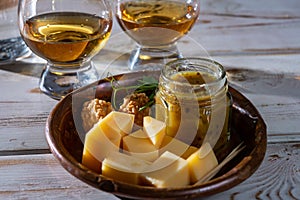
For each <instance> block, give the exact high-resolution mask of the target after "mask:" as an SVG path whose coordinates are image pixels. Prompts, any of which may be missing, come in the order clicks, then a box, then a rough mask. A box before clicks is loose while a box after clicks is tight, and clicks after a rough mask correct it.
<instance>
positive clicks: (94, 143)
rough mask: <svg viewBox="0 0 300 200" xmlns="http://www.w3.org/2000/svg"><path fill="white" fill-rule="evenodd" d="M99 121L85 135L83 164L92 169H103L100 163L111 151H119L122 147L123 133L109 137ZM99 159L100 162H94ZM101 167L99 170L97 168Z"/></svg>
mask: <svg viewBox="0 0 300 200" xmlns="http://www.w3.org/2000/svg"><path fill="white" fill-rule="evenodd" d="M101 123H102V121H100V122H98V123H97V124H95V125H94V126H93V128H91V129H90V130H89V132H88V133H87V134H86V136H85V141H84V149H83V155H82V164H83V165H85V166H87V167H89V168H90V169H96V171H97V172H99V170H100V169H101V166H100V165H99V163H100V162H101V161H103V160H104V159H105V158H106V156H107V155H108V154H109V153H110V152H118V151H119V148H120V142H121V135H114V136H113V137H110V138H108V137H107V135H106V134H105V133H104V131H103V130H102V129H101V127H100V124H101ZM95 160H97V161H98V162H94V161H95ZM97 169H99V170H97Z"/></svg>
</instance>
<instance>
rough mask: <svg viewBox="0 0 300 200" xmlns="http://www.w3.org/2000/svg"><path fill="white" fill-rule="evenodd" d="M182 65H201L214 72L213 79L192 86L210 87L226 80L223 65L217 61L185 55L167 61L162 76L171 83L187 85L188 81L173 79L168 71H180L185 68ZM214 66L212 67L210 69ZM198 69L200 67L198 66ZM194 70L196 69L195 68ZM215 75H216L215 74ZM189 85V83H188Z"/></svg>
mask: <svg viewBox="0 0 300 200" xmlns="http://www.w3.org/2000/svg"><path fill="white" fill-rule="evenodd" d="M184 65H185V67H186V65H188V66H189V67H191V66H198V67H199V66H201V68H202V69H204V68H206V69H207V70H213V72H215V79H213V81H210V82H205V83H203V84H199V85H193V86H194V87H199V88H201V87H210V86H212V87H213V86H214V85H216V84H220V82H222V81H226V80H227V79H226V72H225V69H224V67H223V65H221V64H220V63H219V62H217V61H215V60H212V59H209V58H202V57H185V58H178V59H176V60H172V61H170V62H168V63H167V64H166V65H165V66H164V68H163V69H162V75H163V76H164V78H165V79H168V80H169V81H172V82H173V84H176V83H177V84H181V85H188V84H189V83H183V82H178V81H176V80H173V79H172V78H171V76H170V74H168V73H173V74H175V73H178V72H181V71H185V70H186V69H187V68H184ZM212 68H214V69H212ZM198 69H200V68H198ZM186 71H193V70H188V69H187V70H186ZM194 71H197V70H196V68H195V70H194ZM171 75H172V74H171ZM216 75H217V76H216ZM189 85H190V84H189Z"/></svg>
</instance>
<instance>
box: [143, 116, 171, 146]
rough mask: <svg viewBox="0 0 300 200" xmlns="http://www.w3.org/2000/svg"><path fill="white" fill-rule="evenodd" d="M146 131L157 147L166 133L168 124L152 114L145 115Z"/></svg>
mask: <svg viewBox="0 0 300 200" xmlns="http://www.w3.org/2000/svg"><path fill="white" fill-rule="evenodd" d="M143 123H144V131H145V133H146V134H147V135H148V137H149V139H150V140H151V142H152V143H153V144H154V146H155V147H156V148H159V147H160V145H161V143H162V141H163V139H164V136H165V134H166V124H165V123H164V122H162V121H159V120H157V119H154V118H152V117H150V116H146V117H144V120H143Z"/></svg>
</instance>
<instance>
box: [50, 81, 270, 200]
mask: <svg viewBox="0 0 300 200" xmlns="http://www.w3.org/2000/svg"><path fill="white" fill-rule="evenodd" d="M97 83H99V82H98V81H97V82H96V83H92V84H90V85H88V86H87V87H83V88H80V89H78V90H76V91H74V92H72V93H70V94H68V95H67V96H66V97H65V98H63V99H62V100H60V101H59V102H58V103H57V104H56V105H55V107H54V108H53V110H52V111H51V112H50V114H49V116H48V118H47V122H46V127H45V135H46V140H47V143H48V145H49V147H50V151H51V152H52V154H53V155H54V157H55V158H56V159H57V160H58V161H59V162H60V164H61V165H62V166H63V167H64V168H65V170H67V171H68V172H69V173H71V174H72V175H73V176H75V177H76V178H78V179H80V180H81V181H83V182H85V183H87V184H88V185H91V186H93V187H95V188H97V189H100V190H101V191H104V192H108V193H112V194H114V195H117V196H121V197H129V198H158V197H160V198H178V197H189V198H194V197H205V196H209V195H212V194H216V193H220V192H223V191H225V190H228V189H230V188H232V187H234V186H236V185H238V184H239V183H241V182H243V181H244V180H246V179H247V178H249V177H250V176H251V175H252V174H253V173H254V172H255V171H256V170H257V168H258V167H259V166H260V164H261V163H262V161H263V159H264V156H265V152H266V146H267V133H266V132H267V127H266V124H265V122H264V121H263V118H262V117H261V115H260V113H259V112H258V110H257V109H256V108H255V106H254V105H253V104H252V103H251V102H250V101H249V100H248V99H247V98H246V97H245V96H244V95H242V94H241V93H240V92H238V91H237V90H235V89H234V88H232V87H231V86H229V91H230V92H231V93H232V94H233V95H232V96H233V98H235V97H237V98H240V99H243V100H244V102H243V104H246V105H247V106H248V107H250V108H251V109H252V112H255V117H256V118H257V126H256V132H255V133H256V138H255V143H256V145H255V147H254V148H253V149H252V151H251V152H249V155H248V156H246V157H244V158H243V159H242V160H241V161H240V162H239V163H238V164H237V165H236V166H234V167H233V168H232V169H231V170H229V171H227V172H226V173H225V174H223V175H221V176H219V177H216V178H214V179H212V180H210V181H208V182H206V183H203V184H200V185H189V186H186V187H180V188H155V187H147V186H139V185H133V184H128V183H124V182H120V181H116V180H112V179H110V178H108V177H105V176H103V175H101V174H98V173H96V172H94V171H92V170H89V169H88V168H87V167H85V166H84V165H82V164H81V163H79V162H77V161H76V159H75V158H74V157H73V156H72V155H71V154H68V155H65V152H67V150H66V149H65V148H64V147H63V148H64V149H60V147H59V146H58V144H57V143H56V140H55V138H54V136H53V133H52V130H51V129H50V127H51V126H52V124H53V122H54V116H55V114H56V113H57V111H58V109H59V108H60V107H61V106H63V104H68V101H69V100H70V99H72V95H73V94H74V93H77V92H80V91H82V90H85V89H86V88H88V87H90V86H91V85H95V84H97ZM235 106H237V109H238V108H239V105H235ZM258 149H260V151H259V152H258ZM75 163H76V164H75Z"/></svg>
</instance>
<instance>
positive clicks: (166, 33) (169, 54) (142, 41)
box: [115, 0, 200, 70]
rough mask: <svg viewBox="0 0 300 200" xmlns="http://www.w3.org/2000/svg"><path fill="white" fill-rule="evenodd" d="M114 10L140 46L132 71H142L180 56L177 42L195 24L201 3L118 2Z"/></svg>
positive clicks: (181, 0) (134, 54)
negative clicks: (144, 68)
mask: <svg viewBox="0 0 300 200" xmlns="http://www.w3.org/2000/svg"><path fill="white" fill-rule="evenodd" d="M115 9H116V10H115V12H116V18H117V21H118V23H119V25H120V26H121V28H122V30H123V31H124V32H125V33H126V34H127V35H128V36H130V37H131V38H132V39H133V40H134V41H135V42H136V43H137V48H136V49H135V50H133V51H132V53H131V55H130V59H129V68H130V69H131V70H141V69H143V66H146V68H148V67H149V66H151V64H152V66H153V63H157V64H158V65H157V64H156V66H163V65H164V64H165V62H168V60H169V59H173V58H179V57H180V52H179V51H178V49H177V47H176V42H177V41H178V40H179V39H180V38H182V37H183V36H184V35H186V34H187V33H188V32H189V31H190V30H191V28H192V27H193V25H194V24H195V22H196V20H197V18H198V15H199V10H200V5H199V0H117V3H116V5H115ZM150 63H151V64H150ZM149 64H150V65H149ZM147 66H148V67H147Z"/></svg>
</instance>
